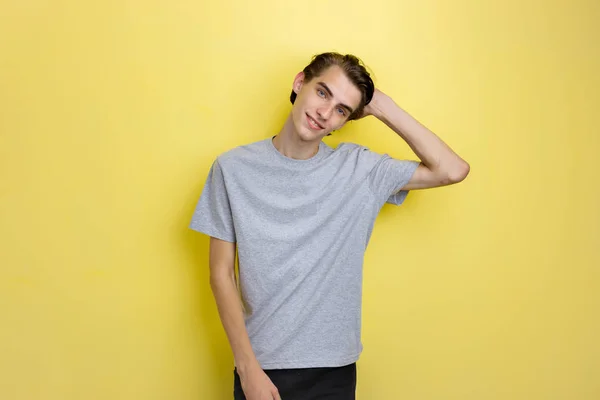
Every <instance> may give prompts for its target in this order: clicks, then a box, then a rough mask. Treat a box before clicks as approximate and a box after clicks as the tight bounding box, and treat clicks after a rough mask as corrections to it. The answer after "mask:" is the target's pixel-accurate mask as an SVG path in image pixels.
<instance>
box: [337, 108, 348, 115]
mask: <svg viewBox="0 0 600 400" xmlns="http://www.w3.org/2000/svg"><path fill="white" fill-rule="evenodd" d="M338 113H339V114H340V115H344V114H346V112H345V111H344V109H343V108H338Z"/></svg>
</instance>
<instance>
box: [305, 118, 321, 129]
mask: <svg viewBox="0 0 600 400" xmlns="http://www.w3.org/2000/svg"><path fill="white" fill-rule="evenodd" d="M306 118H307V120H308V125H309V126H310V127H311V128H312V129H314V130H321V129H325V128H324V127H322V126H321V125H319V123H318V122H317V121H315V120H314V118H312V117H311V116H310V115H308V114H306Z"/></svg>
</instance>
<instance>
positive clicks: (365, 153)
mask: <svg viewBox="0 0 600 400" xmlns="http://www.w3.org/2000/svg"><path fill="white" fill-rule="evenodd" d="M335 151H336V152H341V153H344V154H346V156H347V157H350V158H353V159H356V160H357V161H361V162H367V163H375V162H377V161H378V160H380V159H381V157H382V156H383V155H382V154H379V153H377V152H375V151H372V150H371V149H370V148H369V147H367V146H364V145H362V144H358V143H352V142H342V143H340V144H339V145H338V146H337V147H336V148H335Z"/></svg>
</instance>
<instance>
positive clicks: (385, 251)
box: [0, 0, 600, 400]
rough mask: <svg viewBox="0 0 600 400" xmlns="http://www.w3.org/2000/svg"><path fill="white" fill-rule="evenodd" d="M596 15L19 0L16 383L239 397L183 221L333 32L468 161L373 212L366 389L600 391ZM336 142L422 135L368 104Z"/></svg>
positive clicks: (12, 127)
mask: <svg viewBox="0 0 600 400" xmlns="http://www.w3.org/2000/svg"><path fill="white" fill-rule="evenodd" d="M599 19H600V4H599V3H598V2H597V1H595V0H588V1H583V0H579V1H566V0H564V1H541V0H540V1H533V0H527V1H524V2H523V1H517V0H509V1H493V2H481V1H477V0H459V1H441V0H427V1H420V2H414V1H395V0H387V1H384V0H371V1H368V2H364V1H354V0H349V1H344V2H334V1H325V0H319V1H312V0H309V1H300V2H282V1H276V0H268V1H259V2H244V1H237V2H231V1H226V2H217V1H211V2H206V1H197V2H194V1H171V2H167V1H147V0H146V1H142V0H137V1H133V0H132V1H116V0H112V1H103V2H81V1H75V0H63V1H53V2H50V1H43V0H31V1H12V2H8V1H2V3H1V8H0V267H1V268H0V296H1V297H0V299H1V301H0V398H2V399H3V400H16V399H18V400H35V399H52V400H82V399H85V400H93V399H107V400H108V399H111V400H112V399H128V400H129V399H144V400H149V399H178V400H179V399H181V400H184V399H190V400H191V399H230V398H232V389H231V388H232V368H233V358H232V354H231V351H230V349H229V346H228V343H227V341H226V337H225V334H224V331H223V328H222V326H221V324H220V321H219V317H218V313H217V311H216V306H215V305H214V300H213V297H212V293H211V292H210V288H209V284H208V265H207V248H208V238H207V237H205V236H204V235H201V234H198V233H195V232H192V231H189V230H188V229H187V224H188V222H189V219H190V217H191V213H192V210H193V207H194V205H195V203H196V201H197V199H198V197H199V195H200V193H201V189H202V186H203V184H204V180H205V178H206V174H207V172H208V169H209V167H210V164H211V163H212V161H213V160H214V158H215V157H216V156H217V155H218V154H219V153H221V152H223V151H226V150H228V149H230V148H232V147H234V146H237V145H240V144H245V143H249V142H253V141H256V140H260V139H263V138H266V137H269V135H273V134H275V133H277V131H278V129H279V128H280V126H281V125H282V123H283V121H284V119H285V117H286V115H287V113H288V112H289V110H290V104H289V101H288V96H289V92H290V89H291V84H292V80H293V78H294V75H295V74H296V73H297V72H298V71H300V70H301V69H302V68H303V67H304V66H305V65H306V63H307V62H308V61H309V60H310V57H311V56H312V55H313V54H316V53H319V52H322V51H328V50H337V51H340V52H350V53H353V54H356V55H358V56H359V57H361V58H362V59H363V60H364V61H365V62H366V63H367V65H368V66H369V67H370V68H371V69H372V70H373V72H374V74H375V82H376V84H377V86H379V87H380V88H381V89H382V90H383V91H384V92H386V93H388V94H390V95H391V96H392V97H393V98H394V99H395V100H396V101H397V102H398V103H399V104H400V105H401V106H403V107H404V108H405V109H406V110H407V111H409V112H410V113H411V114H412V115H413V116H415V117H416V118H417V119H419V120H420V121H421V122H423V123H424V124H425V125H427V126H428V127H429V128H431V129H432V130H433V131H434V132H436V133H437V134H439V135H440V136H441V137H442V138H443V139H444V140H446V141H447V142H448V143H449V144H450V145H451V147H453V148H454V149H455V150H456V151H457V152H458V153H459V154H461V155H462V156H463V157H465V158H466V159H467V160H468V161H469V163H470V164H471V174H470V175H469V177H468V178H467V180H466V181H465V182H463V183H461V184H459V185H455V186H451V187H446V188H440V189H434V190H428V191H421V192H412V193H411V194H410V196H409V198H408V200H407V202H406V203H405V205H404V206H402V207H400V208H397V207H394V206H389V205H386V206H385V207H384V209H383V211H382V213H381V214H380V216H379V218H378V220H377V222H376V226H375V231H374V234H373V237H372V241H371V243H370V246H369V249H368V251H367V255H366V264H365V283H364V284H365V288H364V320H363V329H364V332H363V342H364V345H365V351H364V353H363V355H362V357H361V359H360V361H359V363H358V374H359V382H358V397H359V398H360V399H362V400H367V399H383V400H388V399H390V400H393V399H415V400H416V399H418V400H425V399H432V400H433V399H436V400H437V399H460V400H466V399H477V400H480V399H486V400H496V399H506V400H520V399H523V400H538V399H539V400H542V399H543V400H549V399H568V400H594V399H599V398H600V344H599V340H598V339H599V338H600V322H599V316H600V292H599V289H600V285H599V284H600V273H599V271H598V267H599V266H600V255H599V252H598V245H599V238H600V236H599V232H600V228H599V226H600V218H599V216H600V215H599V214H600V213H599V211H598V206H599V201H598V195H599V190H598V183H599V180H598V171H599V170H600V165H599V163H598V161H597V157H598V152H599V151H600V146H599V139H598V136H599V129H598V122H597V118H598V110H600V94H599V93H600V79H599V76H600V74H599V73H598V71H600V47H599V46H598V43H599V42H600V29H599V28H598V25H597V21H598V20H599ZM326 141H327V143H329V144H330V145H333V146H335V144H337V143H338V142H341V141H351V142H358V143H361V144H364V145H367V146H369V147H371V149H373V150H375V151H379V152H388V153H389V154H390V155H393V156H395V157H399V158H403V157H406V158H414V155H413V154H412V153H411V151H410V149H409V148H408V146H407V145H406V144H405V143H404V142H403V141H402V140H401V139H400V138H398V137H397V136H396V135H395V134H394V133H393V132H392V131H390V130H388V129H387V128H386V127H385V126H384V125H383V124H382V123H380V122H379V121H377V120H373V119H367V120H363V121H358V122H354V123H352V124H351V125H349V126H347V127H346V128H345V129H342V130H341V131H339V132H336V133H335V134H334V135H333V136H332V137H330V138H327V139H326ZM284 400H285V399H284Z"/></svg>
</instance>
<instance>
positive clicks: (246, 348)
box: [210, 276, 260, 375]
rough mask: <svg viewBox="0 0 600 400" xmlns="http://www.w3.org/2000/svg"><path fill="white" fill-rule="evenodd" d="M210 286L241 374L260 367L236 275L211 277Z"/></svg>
mask: <svg viewBox="0 0 600 400" xmlns="http://www.w3.org/2000/svg"><path fill="white" fill-rule="evenodd" d="M210 286H211V289H212V291H213V294H214V296H215V300H216V303H217V308H218V310H219V315H220V318H221V322H222V324H223V327H224V329H225V333H226V334H227V338H228V340H229V344H230V346H231V349H232V351H233V357H234V359H235V363H236V367H237V369H238V370H239V373H240V375H243V374H244V373H245V371H246V370H247V369H248V368H252V367H260V366H259V364H258V361H257V359H256V355H255V354H254V351H253V350H252V346H251V344H250V338H249V337H248V331H247V330H246V325H245V324H244V315H243V312H242V303H241V299H240V296H239V293H238V291H237V288H236V284H235V277H233V276H220V277H218V278H211V281H210Z"/></svg>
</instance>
